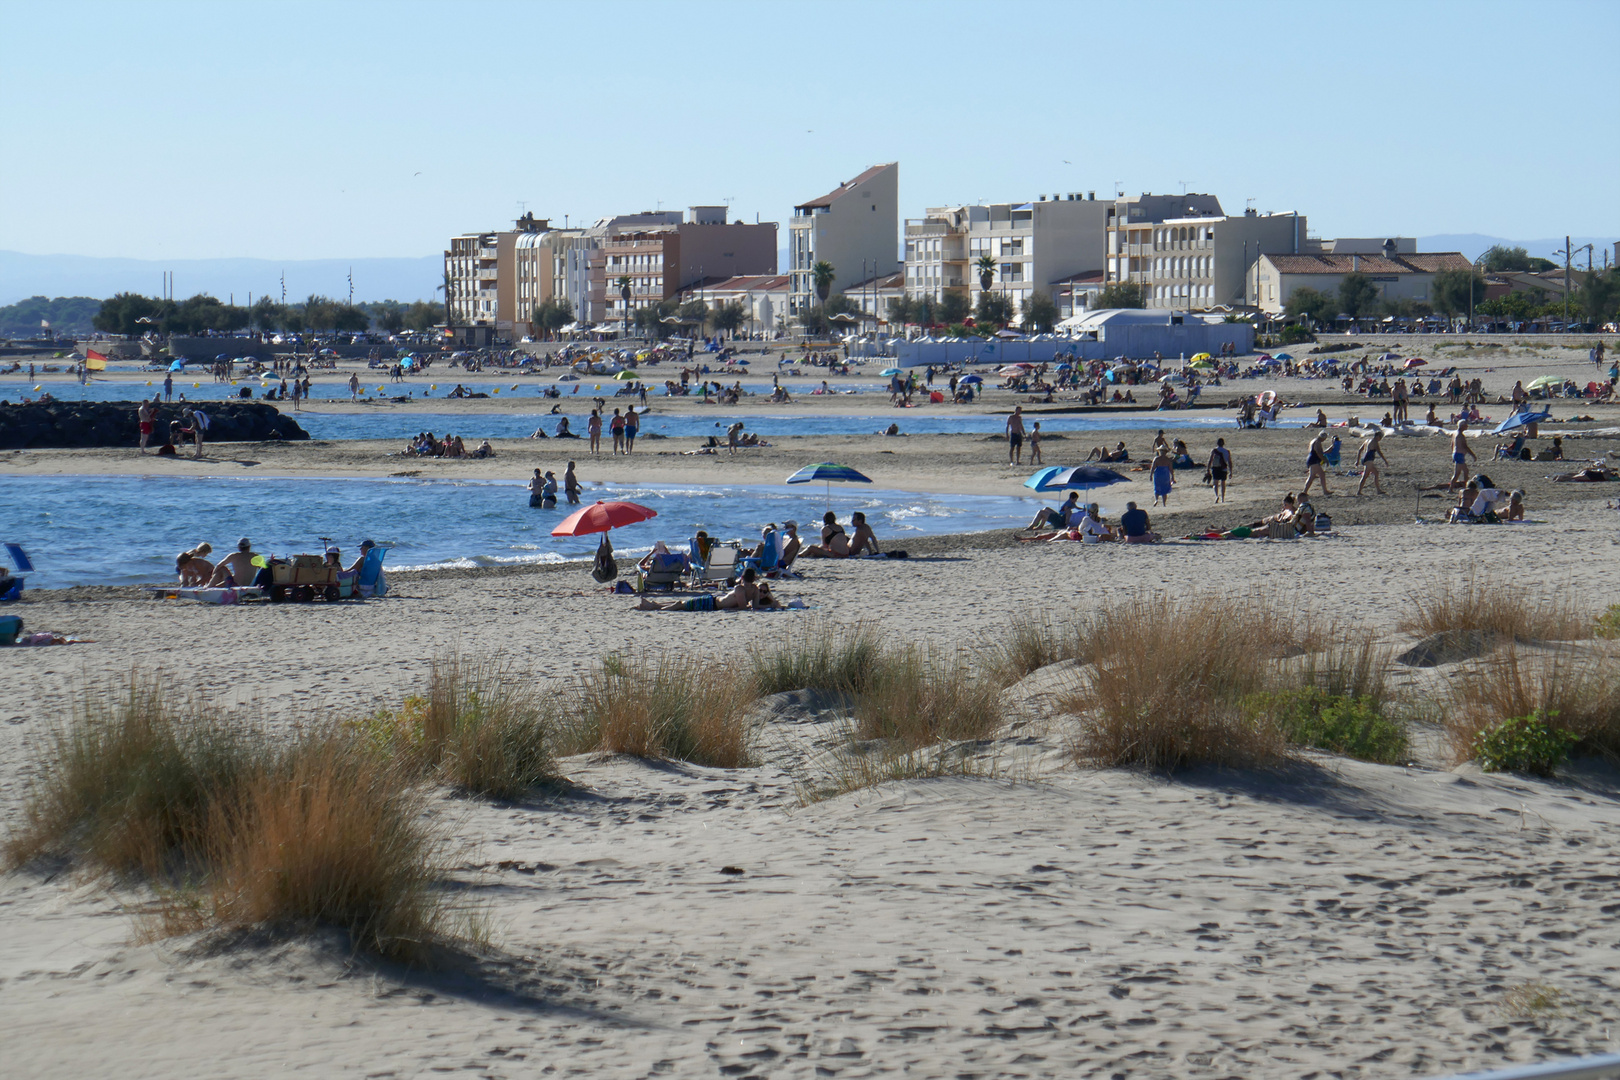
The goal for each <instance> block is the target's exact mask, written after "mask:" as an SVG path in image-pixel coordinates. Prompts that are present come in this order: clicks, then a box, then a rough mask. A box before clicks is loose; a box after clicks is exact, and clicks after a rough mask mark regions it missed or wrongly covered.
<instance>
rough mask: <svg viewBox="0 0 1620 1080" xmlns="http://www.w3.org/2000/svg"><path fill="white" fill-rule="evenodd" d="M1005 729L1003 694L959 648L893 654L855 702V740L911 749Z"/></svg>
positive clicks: (907, 649)
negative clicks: (878, 740)
mask: <svg viewBox="0 0 1620 1080" xmlns="http://www.w3.org/2000/svg"><path fill="white" fill-rule="evenodd" d="M1000 724H1001V709H1000V693H999V689H998V687H997V686H996V685H995V684H994V683H993V682H992V681H990V680H988V679H985V678H981V677H979V676H978V675H977V674H976V673H975V672H974V671H973V668H972V659H971V657H969V656H968V655H967V654H966V653H964V652H963V651H962V650H960V649H948V648H936V647H929V646H917V645H912V646H907V647H905V648H901V649H895V650H892V651H890V652H889V654H888V655H887V656H885V657H884V658H883V661H882V663H880V664H878V665H877V667H876V669H875V670H874V671H873V673H872V674H871V675H870V677H869V681H868V683H867V686H866V691H865V693H863V694H862V695H861V696H860V697H859V698H858V699H857V700H856V703H855V735H856V737H857V738H860V739H887V740H889V741H891V742H892V743H894V744H896V745H897V746H899V747H903V748H905V749H907V750H917V749H921V748H922V747H925V746H931V745H933V744H934V743H939V742H955V741H958V740H962V739H982V738H985V737H986V736H988V735H990V734H992V733H993V732H994V731H995V730H996V728H997V727H999V726H1000Z"/></svg>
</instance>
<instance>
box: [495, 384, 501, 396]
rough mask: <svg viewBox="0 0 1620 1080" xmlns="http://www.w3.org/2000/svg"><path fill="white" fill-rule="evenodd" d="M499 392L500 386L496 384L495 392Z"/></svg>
mask: <svg viewBox="0 0 1620 1080" xmlns="http://www.w3.org/2000/svg"><path fill="white" fill-rule="evenodd" d="M500 392H501V388H500V387H498V386H497V387H496V388H495V393H497V394H498V393H500Z"/></svg>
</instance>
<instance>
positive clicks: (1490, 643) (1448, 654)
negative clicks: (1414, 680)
mask: <svg viewBox="0 0 1620 1080" xmlns="http://www.w3.org/2000/svg"><path fill="white" fill-rule="evenodd" d="M1502 641H1503V638H1502V635H1501V634H1498V633H1496V632H1495V631H1494V630H1442V631H1441V632H1440V633H1438V634H1430V635H1429V636H1428V637H1426V638H1424V639H1423V640H1422V641H1420V642H1418V643H1417V644H1416V645H1414V646H1412V647H1411V648H1410V649H1407V650H1406V651H1405V652H1403V653H1401V654H1400V655H1399V656H1397V657H1396V658H1395V662H1396V663H1398V664H1405V665H1406V666H1407V667H1438V666H1440V665H1441V664H1455V663H1457V662H1458V661H1460V660H1474V659H1477V658H1479V657H1481V656H1484V655H1485V654H1486V653H1489V652H1492V651H1494V650H1495V649H1496V647H1497V646H1498V645H1500V644H1502Z"/></svg>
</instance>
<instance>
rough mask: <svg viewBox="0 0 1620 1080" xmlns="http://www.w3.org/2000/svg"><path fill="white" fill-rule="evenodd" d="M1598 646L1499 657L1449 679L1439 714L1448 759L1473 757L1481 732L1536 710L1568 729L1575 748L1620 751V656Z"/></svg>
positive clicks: (1534, 713) (1549, 721)
mask: <svg viewBox="0 0 1620 1080" xmlns="http://www.w3.org/2000/svg"><path fill="white" fill-rule="evenodd" d="M1617 660H1620V658H1617V657H1616V656H1615V655H1614V654H1613V653H1612V652H1610V651H1608V649H1607V647H1605V648H1604V650H1603V651H1600V652H1586V651H1579V652H1577V651H1566V650H1558V651H1553V652H1547V653H1529V654H1521V653H1520V651H1519V650H1518V648H1516V647H1512V646H1510V647H1509V648H1508V649H1507V650H1506V651H1505V652H1504V653H1503V654H1502V655H1500V656H1497V657H1495V658H1492V659H1491V660H1488V661H1486V662H1484V663H1481V664H1477V665H1475V666H1474V667H1473V668H1472V669H1470V670H1468V671H1466V672H1464V673H1463V674H1462V675H1461V676H1459V677H1458V678H1457V679H1456V680H1455V681H1454V682H1453V683H1452V687H1451V693H1450V701H1449V703H1448V704H1449V705H1450V708H1449V709H1448V710H1447V712H1446V717H1445V725H1446V736H1447V742H1448V745H1449V747H1450V750H1451V753H1452V756H1453V758H1454V760H1457V761H1468V760H1470V759H1472V758H1473V757H1474V756H1475V753H1476V747H1477V745H1478V740H1479V737H1480V735H1481V734H1482V733H1483V732H1486V731H1488V730H1491V729H1493V728H1495V727H1496V726H1497V725H1499V724H1501V723H1502V722H1503V721H1507V720H1512V719H1515V718H1518V717H1529V716H1541V717H1543V718H1545V722H1546V723H1547V724H1548V725H1550V726H1553V727H1556V728H1558V729H1560V730H1563V731H1567V732H1570V733H1571V734H1572V735H1574V736H1575V737H1576V738H1577V739H1578V742H1577V743H1576V746H1575V749H1576V750H1577V751H1578V752H1580V751H1584V752H1592V753H1601V754H1606V755H1609V756H1611V757H1612V756H1620V662H1617Z"/></svg>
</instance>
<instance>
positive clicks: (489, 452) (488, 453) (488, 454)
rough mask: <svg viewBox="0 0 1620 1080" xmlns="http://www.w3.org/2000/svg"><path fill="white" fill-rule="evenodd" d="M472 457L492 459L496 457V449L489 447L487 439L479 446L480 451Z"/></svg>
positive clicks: (474, 452) (475, 452)
mask: <svg viewBox="0 0 1620 1080" xmlns="http://www.w3.org/2000/svg"><path fill="white" fill-rule="evenodd" d="M472 456H473V457H475V458H492V457H494V456H495V448H494V447H493V446H491V445H489V440H488V439H485V440H484V441H483V442H481V443H479V444H478V449H476V450H474V451H473V452H472Z"/></svg>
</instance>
